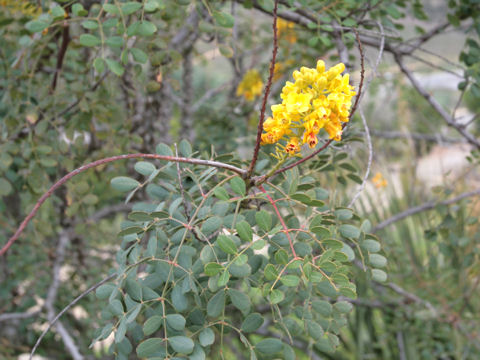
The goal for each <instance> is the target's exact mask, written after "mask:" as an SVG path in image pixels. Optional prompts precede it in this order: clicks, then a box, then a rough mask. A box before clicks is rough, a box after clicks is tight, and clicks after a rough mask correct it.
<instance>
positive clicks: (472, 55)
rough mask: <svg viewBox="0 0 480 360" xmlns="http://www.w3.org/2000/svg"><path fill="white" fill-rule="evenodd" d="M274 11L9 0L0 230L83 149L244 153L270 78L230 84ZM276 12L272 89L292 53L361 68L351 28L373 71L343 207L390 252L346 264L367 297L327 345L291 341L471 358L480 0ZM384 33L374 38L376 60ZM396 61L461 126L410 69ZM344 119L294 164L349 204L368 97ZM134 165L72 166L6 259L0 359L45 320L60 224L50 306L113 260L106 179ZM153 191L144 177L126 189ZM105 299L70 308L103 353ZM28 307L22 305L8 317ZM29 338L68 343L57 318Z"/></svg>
mask: <svg viewBox="0 0 480 360" xmlns="http://www.w3.org/2000/svg"><path fill="white" fill-rule="evenodd" d="M272 10H273V1H271V0H263V1H260V0H244V1H190V0H182V1H173V0H172V1H170V0H147V1H138V2H137V1H128V2H127V1H120V0H115V1H108V2H107V1H91V0H82V1H67V0H66V1H52V0H42V1H33V0H32V1H28V0H19V1H14V0H10V1H9V0H1V1H0V97H1V101H0V118H1V122H0V139H1V141H0V224H1V230H0V244H4V243H5V242H6V241H7V239H8V237H9V236H10V235H11V234H12V233H13V232H14V231H15V229H16V227H17V226H18V224H19V222H20V220H21V219H23V217H24V216H25V215H26V214H27V213H28V212H29V211H30V210H31V208H32V207H33V206H34V204H35V202H36V201H37V199H38V198H39V197H40V195H41V194H43V193H44V192H45V191H46V190H47V189H48V187H49V186H50V185H51V184H52V183H53V182H54V181H55V180H57V179H59V178H60V177H61V176H63V175H65V174H66V173H68V172H69V171H72V170H73V169H75V168H76V167H78V166H80V165H82V164H85V163H88V162H91V161H94V160H97V159H100V158H104V157H107V156H113V155H118V154H123V153H133V152H146V153H152V152H155V151H156V147H157V145H158V144H159V143H166V144H169V145H171V144H173V143H179V142H180V141H181V140H182V139H185V140H188V141H190V142H191V143H192V147H193V149H195V151H197V152H198V154H202V155H204V156H206V157H207V158H208V157H210V154H212V149H213V152H214V153H215V154H226V153H235V154H236V156H238V158H239V159H240V160H242V159H243V160H244V159H248V158H249V156H250V155H251V151H252V146H253V143H254V135H255V133H256V124H257V121H258V116H259V112H260V105H261V96H254V97H253V99H252V98H247V97H246V96H241V95H240V96H239V95H238V94H237V88H238V85H239V84H240V82H241V80H242V78H243V77H244V75H245V74H246V72H247V71H248V70H251V69H255V70H257V71H258V73H259V74H260V77H261V79H262V82H263V84H264V83H265V82H266V80H267V76H268V67H269V59H270V54H271V46H272V45H271V43H272V25H271V23H272V16H271V14H272ZM279 16H280V18H281V20H280V23H279V33H278V34H279V54H278V58H277V66H276V69H275V79H274V83H273V88H272V94H271V96H270V98H269V104H275V103H278V101H279V93H280V91H281V88H282V86H283V84H284V83H285V81H286V80H288V79H290V74H291V72H292V71H293V69H295V68H298V67H300V66H313V64H315V62H316V60H317V59H319V58H321V59H324V60H325V61H326V62H327V64H329V65H332V64H334V63H336V62H338V61H339V60H341V61H343V62H345V63H346V65H347V67H348V69H349V71H350V72H351V76H352V82H353V84H354V85H356V86H357V85H358V82H359V78H360V75H359V69H360V61H359V54H358V49H357V46H356V41H355V34H354V32H353V29H354V28H356V29H358V32H359V34H360V35H359V38H360V40H361V42H362V46H363V48H364V49H365V51H366V68H367V69H366V70H367V74H366V77H367V79H370V77H371V76H374V77H373V80H372V81H371V83H369V87H368V89H367V91H366V93H365V96H364V98H363V100H362V104H361V107H362V109H363V110H364V112H365V116H366V119H367V122H368V125H369V128H370V129H369V130H370V134H371V137H372V145H373V164H372V165H371V171H370V176H369V178H368V180H367V181H366V186H365V189H364V191H363V192H362V194H361V196H360V198H359V199H358V200H357V202H356V203H355V204H354V209H355V210H356V211H357V212H358V213H359V214H360V215H361V216H362V217H363V218H367V219H369V222H370V223H371V229H372V232H374V233H376V234H377V235H378V236H379V238H380V239H381V243H382V248H383V251H384V254H385V256H386V257H387V258H388V261H389V265H388V268H387V272H388V275H389V280H388V281H387V283H385V284H380V283H377V282H374V281H372V280H371V278H370V277H369V276H366V273H365V272H364V271H362V269H361V266H360V267H359V268H356V270H355V271H354V273H353V274H352V277H353V278H354V279H355V282H356V286H357V295H358V298H357V299H355V300H352V303H353V305H354V310H353V312H352V313H351V314H350V315H348V317H347V320H348V324H347V326H346V327H345V328H344V329H343V330H342V332H341V334H340V346H339V348H338V349H337V351H336V352H335V353H334V354H328V353H323V352H321V351H316V352H315V354H313V355H312V354H310V355H307V354H308V352H307V350H306V349H304V351H303V350H302V351H299V352H298V353H297V356H298V358H315V357H316V358H330V359H478V358H479V356H480V349H479V347H480V346H479V344H480V341H479V340H480V333H479V332H480V319H479V318H478V314H479V308H480V303H479V300H478V299H479V298H478V296H477V294H478V289H479V287H478V285H479V281H480V274H479V271H480V267H479V264H480V262H479V258H478V257H479V251H480V247H479V245H478V244H479V242H480V229H479V224H478V217H479V213H480V204H479V202H478V194H479V192H478V190H476V189H478V188H479V187H480V181H479V179H480V174H479V171H478V168H479V167H478V163H479V158H480V155H479V150H480V148H479V147H478V146H476V145H475V144H474V143H472V141H470V142H468V141H467V139H466V137H465V136H462V132H461V131H460V130H464V131H468V132H469V133H470V134H472V136H473V138H474V139H478V134H479V132H480V127H479V125H478V124H479V121H478V114H479V105H478V104H479V103H480V86H479V85H480V43H479V34H480V6H479V4H478V1H475V0H458V1H448V2H446V1H436V0H429V1H427V0H424V1H418V0H398V1H388V2H387V1H381V0H371V1H367V0H365V1H347V0H345V1H329V0H327V1H318V0H299V1H294V0H285V1H280V7H279ZM382 40H384V42H385V51H384V53H383V56H382V61H381V63H380V65H379V66H378V68H377V69H376V73H375V74H373V73H372V71H371V69H372V67H373V64H374V62H375V60H376V57H377V54H378V53H379V49H380V48H381V44H382ZM399 61H403V62H404V65H405V64H406V66H408V69H410V71H411V72H413V73H414V76H415V78H416V79H417V81H418V82H419V84H420V86H421V87H422V88H423V89H424V90H425V93H427V94H431V95H432V96H433V97H434V98H435V99H437V100H438V102H439V103H440V105H441V107H442V108H443V109H445V110H446V111H447V112H448V114H449V115H451V119H453V120H454V122H455V124H454V126H452V125H451V124H450V126H449V124H447V122H446V121H445V118H443V117H442V116H441V114H439V112H438V111H436V109H435V108H434V107H432V104H431V102H429V100H428V99H425V97H423V96H422V94H421V92H419V90H418V88H415V87H414V86H413V87H412V84H411V81H410V80H409V78H408V76H406V74H405V72H402V71H401V68H400V67H399V66H398V65H399ZM367 82H368V81H367ZM459 129H460V130H459ZM345 137H346V138H347V140H348V139H350V141H346V142H345V143H343V142H342V143H338V144H335V146H334V148H333V149H331V150H328V151H327V152H326V153H325V155H324V156H319V157H318V158H317V159H315V160H314V161H312V162H310V163H309V165H304V166H305V170H302V169H299V170H300V173H299V176H300V178H301V177H302V176H303V174H304V173H303V172H302V171H310V170H316V172H313V173H314V174H316V175H315V176H316V177H317V178H316V181H318V182H319V183H320V184H322V186H323V187H328V188H329V189H330V192H331V193H330V199H329V201H330V205H331V206H332V207H337V206H348V204H349V202H350V200H351V197H352V196H353V194H354V193H355V192H356V190H357V189H358V187H359V185H358V183H361V182H362V178H363V176H364V173H365V170H366V169H367V167H368V168H369V165H368V162H367V159H368V154H369V151H368V146H367V143H366V142H365V140H364V138H365V128H364V126H363V125H362V120H361V118H360V116H359V115H357V116H355V117H354V119H353V120H352V123H351V125H349V127H348V128H347V130H346V131H345ZM356 140H358V141H356ZM477 144H478V140H477ZM269 150H270V149H268V148H266V150H265V153H264V154H263V156H264V159H266V158H268V152H269ZM341 154H346V156H347V158H346V159H345V158H343V159H342V157H343V155H341ZM339 155H341V156H340V158H339V157H338V156H339ZM223 159H227V158H226V157H224V158H223ZM219 160H222V158H221V157H219ZM240 160H238V159H237V160H235V161H237V163H238V161H240ZM342 163H343V164H347V165H344V166H342V165H341V164H342ZM263 164H264V166H267V163H266V162H264V163H263ZM126 174H129V175H131V176H132V177H136V176H137V177H138V174H137V175H136V173H135V172H134V169H133V163H130V162H121V163H113V164H109V165H105V166H104V167H101V168H97V169H95V170H90V171H89V172H86V173H83V174H81V175H79V176H78V177H76V178H75V179H74V180H72V181H71V182H69V183H68V185H66V186H65V187H63V188H62V189H61V190H60V191H59V192H57V193H56V194H55V195H54V196H53V197H52V198H51V199H50V200H49V201H47V203H46V204H45V205H44V206H43V207H42V209H41V210H40V212H39V213H38V215H37V216H36V218H35V219H34V220H33V222H32V224H31V225H30V226H29V227H28V231H27V233H26V234H24V235H23V236H22V238H21V239H20V240H19V241H18V242H17V243H16V244H15V246H14V247H12V249H11V250H10V251H9V253H8V257H3V258H1V259H0V267H1V269H2V271H1V272H0V282H1V286H0V320H1V324H0V357H1V358H2V359H3V358H5V359H17V358H18V357H19V356H20V355H21V354H25V353H28V352H29V351H30V349H31V348H32V346H33V344H34V343H35V341H36V339H37V337H38V336H39V334H40V333H41V331H42V330H43V328H44V327H45V323H46V319H47V317H46V314H45V313H44V311H43V309H42V306H43V304H44V302H45V299H46V296H47V292H48V289H49V286H50V284H51V283H52V266H53V264H54V263H55V259H56V253H55V251H56V248H57V246H58V243H59V234H68V237H69V239H70V241H69V246H68V248H67V256H66V260H65V263H64V265H63V266H62V271H61V286H60V288H59V290H58V295H57V298H56V302H55V308H56V309H57V310H60V309H61V308H63V307H64V306H65V305H66V304H68V303H69V302H70V301H71V300H72V299H73V298H74V297H75V296H76V295H77V294H79V293H80V292H81V291H83V290H85V289H86V288H88V287H89V286H90V285H91V284H94V283H96V282H98V281H99V280H101V279H102V278H104V277H105V275H106V274H108V271H109V269H110V268H111V267H112V266H113V264H114V262H115V254H116V252H117V250H118V247H119V240H118V237H117V236H116V234H117V233H118V230H119V229H120V223H121V221H122V219H123V218H124V217H125V214H126V212H127V211H128V210H130V205H128V204H126V205H124V204H123V199H124V197H123V195H122V194H121V193H119V192H116V191H115V190H112V188H111V186H110V180H111V179H112V178H114V177H115V176H119V175H126ZM310 175H311V174H310ZM374 177H375V178H376V179H375V181H374ZM383 180H385V181H383ZM164 191H165V190H164ZM475 191H476V193H475ZM469 192H470V193H471V194H470V193H469ZM465 193H468V194H470V195H472V196H464V197H462V195H461V194H465ZM468 194H467V195H468ZM475 195H476V197H475ZM450 199H453V200H458V201H450ZM146 200H147V195H145V194H142V193H141V192H139V193H138V194H137V195H136V198H135V201H138V202H141V201H146ZM412 209H413V210H412ZM398 214H401V215H402V214H404V215H402V216H398ZM396 216H398V217H397V218H398V221H395V222H392V223H385V221H387V222H388V221H389V219H392V217H393V219H395V220H396V219H397V218H396ZM101 308H102V303H101V302H99V301H98V300H97V299H96V298H95V296H94V295H89V296H88V297H86V298H85V299H83V300H82V301H81V302H80V303H79V304H78V305H77V306H76V307H75V308H74V309H73V310H72V311H70V312H69V313H67V314H66V315H65V316H64V317H63V318H62V319H63V323H64V325H65V326H66V327H67V328H69V329H70V330H71V332H72V334H73V335H74V338H75V341H76V342H77V346H78V347H79V349H80V350H81V352H82V353H83V354H85V356H86V358H92V359H93V358H108V356H107V355H106V354H105V349H102V348H101V347H96V348H94V350H92V349H89V348H88V346H89V344H90V342H91V339H93V338H94V335H93V333H94V330H95V329H96V328H98V327H99V326H101V325H102V324H101V323H100V322H99V321H98V314H99V313H100V311H101ZM25 312H28V314H29V315H28V316H25V318H22V317H18V318H14V319H11V318H9V317H8V315H9V314H12V313H25ZM2 316H3V317H2ZM237 346H238V344H234V345H233V346H232V349H237ZM232 351H233V350H232ZM38 353H39V354H41V355H43V356H45V357H46V358H51V359H67V358H70V357H69V355H67V354H66V352H65V350H64V348H63V344H62V341H61V339H60V338H59V337H58V335H57V334H56V333H55V331H51V332H50V333H49V334H48V335H47V337H46V338H45V340H44V341H43V343H42V345H41V347H40V349H39V350H38ZM225 356H226V358H233V356H240V355H231V354H229V353H228V354H226V355H225ZM132 358H134V355H132ZM239 358H240V357H239Z"/></svg>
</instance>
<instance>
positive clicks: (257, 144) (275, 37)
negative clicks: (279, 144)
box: [246, 0, 278, 179]
mask: <svg viewBox="0 0 480 360" xmlns="http://www.w3.org/2000/svg"><path fill="white" fill-rule="evenodd" d="M277 9H278V0H275V6H274V8H273V51H272V61H271V62H270V73H269V75H268V81H267V86H266V87H265V94H264V95H263V101H262V109H261V111H260V120H259V122H258V128H257V141H256V142H255V148H254V150H253V156H252V162H251V163H250V166H249V168H248V171H247V174H246V178H247V179H249V178H250V177H251V176H252V173H253V169H254V168H255V163H256V162H257V158H258V152H259V151H260V141H261V139H262V131H263V123H264V121H265V110H266V107H267V100H268V95H269V94H270V88H271V87H272V81H273V73H274V70H275V61H276V59H277V50H278V33H277Z"/></svg>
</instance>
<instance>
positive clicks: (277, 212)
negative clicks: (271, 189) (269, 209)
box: [258, 185, 297, 259]
mask: <svg viewBox="0 0 480 360" xmlns="http://www.w3.org/2000/svg"><path fill="white" fill-rule="evenodd" d="M258 188H259V189H260V191H261V192H263V193H264V194H265V195H266V196H267V199H268V201H270V204H272V206H273V209H274V210H275V213H276V214H277V217H278V220H280V223H281V224H282V227H283V230H284V233H285V234H286V235H287V238H288V242H289V244H290V249H291V250H292V254H293V258H294V259H296V258H297V253H296V252H295V249H294V247H293V241H292V238H291V237H290V233H289V230H288V227H287V225H286V224H285V221H283V217H282V215H281V214H280V211H278V208H277V204H275V201H274V200H273V199H272V197H271V196H270V195H269V194H268V193H267V191H266V190H265V188H264V187H263V185H259V186H258Z"/></svg>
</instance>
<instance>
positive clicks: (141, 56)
mask: <svg viewBox="0 0 480 360" xmlns="http://www.w3.org/2000/svg"><path fill="white" fill-rule="evenodd" d="M130 52H131V53H132V56H133V58H134V60H135V61H137V62H139V63H140V64H145V63H146V62H147V60H148V55H147V54H145V52H143V51H142V50H140V49H137V48H131V49H130Z"/></svg>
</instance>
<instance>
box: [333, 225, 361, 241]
mask: <svg viewBox="0 0 480 360" xmlns="http://www.w3.org/2000/svg"><path fill="white" fill-rule="evenodd" d="M338 229H339V230H340V234H342V236H344V237H347V238H352V239H358V238H359V237H360V229H358V228H357V227H355V226H353V225H349V224H343V225H340V227H339V228H338Z"/></svg>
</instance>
